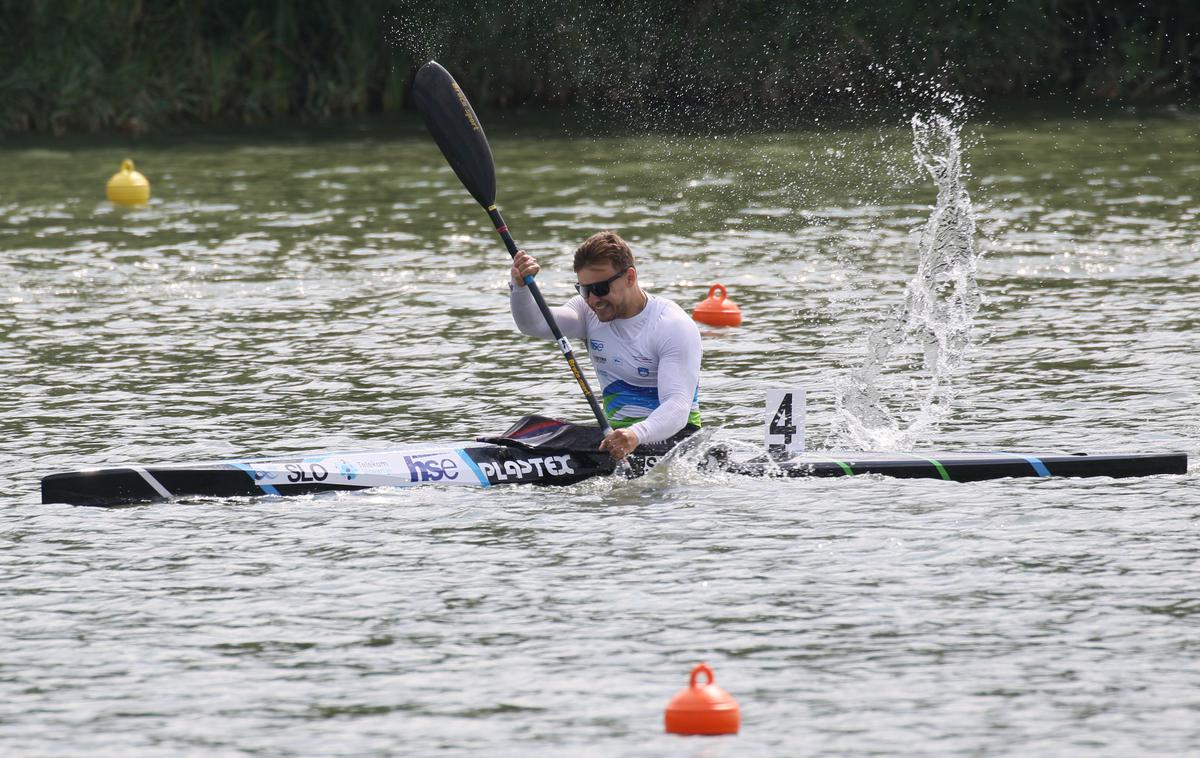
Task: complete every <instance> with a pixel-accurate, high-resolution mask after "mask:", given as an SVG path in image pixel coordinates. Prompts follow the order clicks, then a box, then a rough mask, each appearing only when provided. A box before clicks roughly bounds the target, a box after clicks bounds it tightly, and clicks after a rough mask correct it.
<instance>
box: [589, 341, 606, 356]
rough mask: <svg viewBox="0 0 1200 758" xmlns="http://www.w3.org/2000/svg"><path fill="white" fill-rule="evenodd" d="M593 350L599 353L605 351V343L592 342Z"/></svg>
mask: <svg viewBox="0 0 1200 758" xmlns="http://www.w3.org/2000/svg"><path fill="white" fill-rule="evenodd" d="M591 345H592V349H593V350H595V351H596V352H597V353H600V352H603V351H604V343H603V342H601V341H600V340H591Z"/></svg>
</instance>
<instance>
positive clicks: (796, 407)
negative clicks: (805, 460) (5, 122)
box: [763, 389, 804, 454]
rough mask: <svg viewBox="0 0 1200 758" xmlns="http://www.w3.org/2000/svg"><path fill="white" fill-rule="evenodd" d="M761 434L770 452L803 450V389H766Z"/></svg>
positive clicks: (780, 452)
mask: <svg viewBox="0 0 1200 758" xmlns="http://www.w3.org/2000/svg"><path fill="white" fill-rule="evenodd" d="M763 436H764V438H765V439H764V441H765V444H766V446H767V450H769V451H770V452H772V453H777V454H783V453H799V452H803V451H804V390H802V389H773V390H767V404H766V419H765V423H764V424H763Z"/></svg>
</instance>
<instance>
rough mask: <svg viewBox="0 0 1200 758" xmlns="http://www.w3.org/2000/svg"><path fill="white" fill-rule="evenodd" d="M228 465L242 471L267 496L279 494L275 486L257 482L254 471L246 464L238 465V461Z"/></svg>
mask: <svg viewBox="0 0 1200 758" xmlns="http://www.w3.org/2000/svg"><path fill="white" fill-rule="evenodd" d="M229 463H230V465H233V466H237V467H238V468H240V469H241V470H242V471H245V472H246V475H247V476H249V477H250V479H251V480H253V481H254V483H255V484H257V485H258V486H259V487H260V488H261V489H262V491H263V492H265V493H267V494H268V495H278V494H279V490H277V489H275V485H273V484H263V483H262V482H261V481H259V480H258V477H256V476H254V469H253V468H251V467H250V466H247V465H246V464H244V463H240V462H238V461H230V462H229Z"/></svg>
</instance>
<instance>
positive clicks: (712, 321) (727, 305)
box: [692, 283, 742, 326]
mask: <svg viewBox="0 0 1200 758" xmlns="http://www.w3.org/2000/svg"><path fill="white" fill-rule="evenodd" d="M692 318H694V319H696V320H697V321H699V322H700V323H702V324H708V325H709V326H741V324H742V311H741V309H740V308H738V307H737V305H736V304H735V303H734V302H733V301H732V300H730V299H729V293H728V291H726V289H725V285H724V284H720V283H718V284H714V285H713V286H711V287H709V288H708V299H707V300H705V301H704V302H702V303H700V304H699V305H697V306H696V309H695V310H694V311H692Z"/></svg>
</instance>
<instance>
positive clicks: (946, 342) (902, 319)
mask: <svg viewBox="0 0 1200 758" xmlns="http://www.w3.org/2000/svg"><path fill="white" fill-rule="evenodd" d="M912 129H913V154H914V159H915V161H916V163H917V165H918V166H919V167H920V168H923V169H924V170H925V171H926V172H928V173H929V175H930V176H931V177H933V181H934V184H935V185H936V186H937V202H936V204H935V205H934V208H933V212H932V213H931V214H930V216H929V221H928V222H927V223H926V224H925V229H924V231H923V232H922V234H921V240H920V244H919V246H918V252H919V262H918V264H917V273H916V275H915V276H914V277H913V279H912V281H910V282H909V283H908V287H907V289H906V290H905V296H904V303H903V304H902V305H900V306H899V307H897V308H896V309H895V310H894V311H893V312H892V313H891V314H890V315H889V316H888V317H887V318H886V319H884V320H883V321H882V322H881V323H880V324H879V325H878V326H877V327H876V328H875V329H873V330H872V332H871V334H870V335H869V337H868V339H867V350H866V356H865V360H864V362H863V364H862V365H861V366H859V367H858V368H855V369H853V370H852V371H851V372H850V376H849V378H848V381H847V382H846V384H845V385H844V386H843V387H842V388H841V390H840V392H839V393H838V398H837V400H838V403H837V411H838V420H839V422H840V424H841V425H842V426H843V428H844V429H843V431H844V436H845V437H846V438H848V440H849V441H850V442H851V443H852V444H853V445H855V446H857V447H860V448H864V449H871V448H875V449H891V450H904V449H908V448H910V447H912V445H913V444H914V443H915V442H916V441H917V440H919V439H921V438H923V437H925V436H926V435H928V434H929V433H931V432H932V431H934V430H936V428H937V427H938V425H939V424H940V423H941V422H942V421H943V420H944V419H945V418H946V417H947V416H948V415H949V414H950V411H951V405H952V401H953V399H954V394H955V393H954V382H953V379H954V378H955V376H956V374H957V373H958V370H959V368H960V367H961V365H962V363H963V360H964V358H965V356H966V354H967V352H968V350H969V348H970V346H971V326H972V323H973V321H974V318H975V313H976V312H977V311H978V310H979V302H980V294H979V287H978V284H977V283H976V280H975V270H976V262H977V260H978V257H979V254H978V252H977V250H976V247H975V219H974V214H973V212H972V209H971V198H970V196H969V195H968V194H967V190H966V187H965V186H964V178H963V166H962V145H961V140H960V134H959V127H958V125H957V124H956V123H955V122H954V121H953V120H952V119H950V118H948V117H946V116H941V115H934V116H931V117H928V118H925V117H921V116H914V117H913V119H912Z"/></svg>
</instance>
